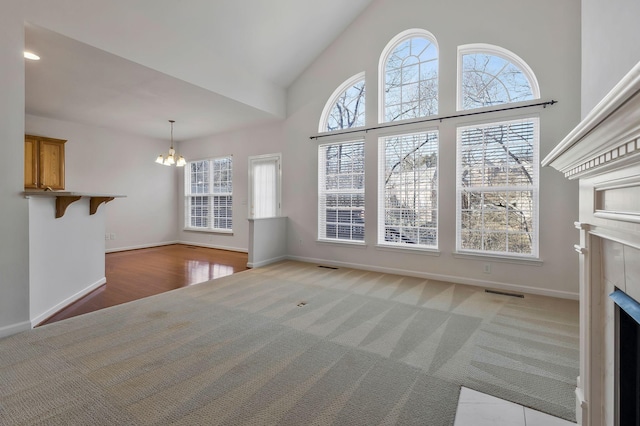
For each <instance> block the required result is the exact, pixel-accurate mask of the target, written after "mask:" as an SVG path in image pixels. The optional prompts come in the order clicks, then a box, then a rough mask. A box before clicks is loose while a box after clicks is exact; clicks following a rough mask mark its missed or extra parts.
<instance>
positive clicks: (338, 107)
mask: <svg viewBox="0 0 640 426" xmlns="http://www.w3.org/2000/svg"><path fill="white" fill-rule="evenodd" d="M364 100H365V81H364V73H363V72H362V73H359V74H356V75H354V76H353V77H351V78H350V79H348V80H347V81H345V82H344V83H342V84H341V85H340V87H338V88H337V89H336V90H335V92H333V94H332V95H331V97H330V98H329V101H328V102H327V104H326V105H325V107H324V111H323V112H322V116H321V118H320V127H319V129H318V131H319V132H333V131H336V130H341V129H348V128H351V127H362V126H364V125H365V102H364Z"/></svg>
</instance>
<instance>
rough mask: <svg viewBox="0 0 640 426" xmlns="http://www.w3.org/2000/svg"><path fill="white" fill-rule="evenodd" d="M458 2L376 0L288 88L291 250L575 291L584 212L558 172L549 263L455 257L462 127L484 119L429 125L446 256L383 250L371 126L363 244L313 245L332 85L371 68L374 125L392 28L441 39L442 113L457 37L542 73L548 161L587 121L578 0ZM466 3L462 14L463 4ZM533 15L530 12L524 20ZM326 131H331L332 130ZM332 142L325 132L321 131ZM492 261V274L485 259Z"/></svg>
mask: <svg viewBox="0 0 640 426" xmlns="http://www.w3.org/2000/svg"><path fill="white" fill-rule="evenodd" d="M452 5H453V4H452V3H451V2H436V1H417V0H394V1H384V0H379V1H376V2H374V3H372V5H371V6H370V7H369V8H368V9H367V10H366V11H365V12H364V13H363V14H362V15H361V16H360V17H359V18H358V19H357V20H356V21H355V22H354V23H353V24H352V25H351V26H350V27H349V28H348V29H347V30H346V31H345V32H344V33H343V34H342V36H341V37H340V38H339V39H338V40H336V42H335V43H333V44H332V45H331V46H330V47H329V48H328V49H327V50H326V51H325V52H324V53H323V54H322V55H321V56H320V57H319V58H318V59H317V60H316V61H315V62H314V64H313V65H312V66H311V67H309V68H308V69H307V70H306V72H305V73H303V74H302V75H301V76H300V77H299V78H298V80H297V81H296V82H295V83H294V84H293V86H292V87H290V89H289V92H288V103H287V107H288V118H287V120H286V123H285V131H284V133H285V139H284V140H285V144H286V146H285V149H284V153H286V156H287V159H288V160H287V161H284V162H283V182H284V188H283V196H284V199H283V215H285V216H288V217H289V224H290V226H289V229H288V240H289V245H288V249H289V253H290V254H291V255H293V256H295V257H297V258H299V259H305V260H317V261H324V262H331V263H334V264H345V265H355V266H359V267H365V268H375V269H378V270H384V271H389V272H397V273H408V274H415V275H420V276H430V277H434V278H436V279H443V280H444V279H446V280H452V281H456V282H463V283H470V284H477V285H483V286H494V287H496V286H507V287H509V288H513V289H516V288H517V289H519V290H521V291H540V292H543V293H545V294H554V295H558V296H560V295H565V296H566V295H573V296H574V297H575V296H576V295H577V292H578V276H577V271H578V265H577V257H576V255H575V252H574V250H573V244H575V243H577V231H576V230H575V229H573V222H574V221H575V220H577V218H578V208H577V206H578V199H577V193H578V191H577V186H576V185H575V183H572V182H569V181H567V180H566V179H564V177H562V176H561V175H560V173H558V172H557V171H555V170H553V169H550V168H544V169H541V190H540V193H541V197H540V229H541V232H540V256H541V258H542V260H543V264H542V266H534V265H531V264H513V263H504V262H497V261H494V260H491V259H486V258H477V259H463V258H459V257H455V256H454V254H453V252H454V251H455V137H456V136H455V134H456V125H457V124H458V125H459V124H468V123H474V122H477V120H478V118H467V119H466V120H458V121H454V120H446V121H443V122H442V123H432V124H430V125H429V127H434V126H437V127H438V128H439V131H440V170H441V179H440V193H439V215H438V216H439V218H440V226H439V228H440V237H439V242H440V251H441V253H440V256H437V257H434V256H427V255H425V254H423V253H416V252H407V251H402V250H385V249H381V248H378V247H376V232H377V229H376V219H377V217H376V216H377V212H376V210H377V203H376V191H377V178H376V176H377V143H378V136H379V134H380V133H379V132H376V131H370V132H367V134H366V136H365V144H366V152H365V155H366V164H367V165H366V171H365V173H366V188H365V190H366V212H367V213H366V221H367V223H366V230H365V232H366V247H353V246H347V245H339V244H327V243H318V242H316V238H317V235H316V234H317V219H316V217H317V200H316V196H317V195H316V194H317V192H316V190H315V188H316V187H317V145H318V143H317V142H315V141H310V140H309V136H310V135H313V134H315V133H316V129H317V128H318V121H319V119H320V115H321V112H322V110H323V107H324V105H325V103H326V102H327V100H328V98H329V96H330V95H331V94H332V93H333V91H334V90H335V88H336V87H338V86H339V85H340V84H341V83H342V82H344V81H345V80H346V79H347V78H349V77H350V76H352V75H355V74H357V73H359V72H362V71H364V72H365V74H366V81H367V99H366V110H367V124H368V125H370V126H373V125H375V124H376V122H377V113H376V112H377V92H378V62H379V57H380V54H381V52H382V50H383V48H384V47H385V46H386V45H387V43H388V42H389V40H390V39H391V38H393V37H394V36H395V35H396V34H398V33H400V32H402V31H404V30H407V29H410V28H423V29H426V30H428V31H430V32H431V33H433V35H434V36H435V37H436V39H437V41H438V44H439V47H440V113H441V114H442V115H449V114H454V113H455V112H456V110H455V105H456V104H455V100H456V60H457V46H459V45H463V44H469V43H489V44H494V45H498V46H501V47H504V48H506V49H508V50H510V51H512V52H514V53H515V54H517V55H518V56H520V57H521V58H522V59H523V60H524V61H525V62H527V63H528V64H529V66H530V67H531V68H532V69H533V71H534V73H535V74H536V76H537V78H538V81H539V83H540V87H541V93H542V98H543V99H545V100H547V99H556V100H558V101H559V103H558V104H557V105H556V106H554V107H551V108H547V109H545V110H542V109H540V110H538V111H534V112H535V113H538V114H540V118H541V157H540V158H543V157H544V156H545V155H546V154H547V153H548V152H549V151H550V150H551V149H552V148H553V147H554V146H555V145H556V144H557V143H558V142H559V141H560V140H562V138H563V137H564V136H565V135H566V134H567V133H568V132H569V131H570V130H571V129H572V128H573V127H574V126H575V125H576V124H577V123H578V121H579V118H580V102H579V99H580V82H579V78H577V77H576V76H579V75H580V51H579V45H580V2H579V1H578V0H563V1H557V0H541V1H535V2H519V1H501V0H487V1H482V2H478V1H475V0H457V1H456V2H455V7H453V6H452ZM460 11H465V12H464V13H460ZM523 17H526V19H523ZM325 140H326V139H325ZM323 141H324V140H323ZM486 262H489V263H492V268H491V269H492V272H491V274H484V273H483V272H482V271H483V264H484V263H486Z"/></svg>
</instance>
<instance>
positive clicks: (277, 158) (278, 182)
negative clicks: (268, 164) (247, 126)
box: [248, 153, 282, 219]
mask: <svg viewBox="0 0 640 426" xmlns="http://www.w3.org/2000/svg"><path fill="white" fill-rule="evenodd" d="M262 161H273V162H275V167H276V170H275V184H274V188H273V200H272V202H273V203H274V204H275V215H273V216H262V215H256V213H255V204H256V201H257V200H256V198H255V196H256V195H257V194H256V193H255V191H256V188H255V182H254V168H255V164H256V163H258V162H262ZM281 194H282V154H280V153H277V154H265V155H254V156H251V157H249V203H248V204H249V206H248V207H249V212H248V217H249V219H262V218H267V217H279V216H280V214H281V199H282V195H281Z"/></svg>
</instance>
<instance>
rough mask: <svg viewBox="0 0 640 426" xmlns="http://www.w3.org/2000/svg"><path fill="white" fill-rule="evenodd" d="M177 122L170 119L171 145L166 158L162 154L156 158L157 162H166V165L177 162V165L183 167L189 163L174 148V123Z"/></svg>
mask: <svg viewBox="0 0 640 426" xmlns="http://www.w3.org/2000/svg"><path fill="white" fill-rule="evenodd" d="M175 122H176V121H175V120H169V123H171V147H170V148H169V154H168V155H167V157H166V158H165V157H164V156H163V155H162V154H160V155H158V158H156V163H158V164H164V165H165V166H171V165H173V164H175V165H176V167H183V166H184V165H185V164H187V160H185V159H184V157H183V156H182V155H180V156H178V154H176V150H175V149H173V123H175ZM176 157H177V159H176Z"/></svg>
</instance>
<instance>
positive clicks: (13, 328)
mask: <svg viewBox="0 0 640 426" xmlns="http://www.w3.org/2000/svg"><path fill="white" fill-rule="evenodd" d="M27 330H31V323H30V322H29V321H23V322H18V323H15V324H11V325H6V326H4V327H0V339H2V338H3V337H8V336H11V335H12V334H17V333H20V332H23V331H27Z"/></svg>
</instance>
